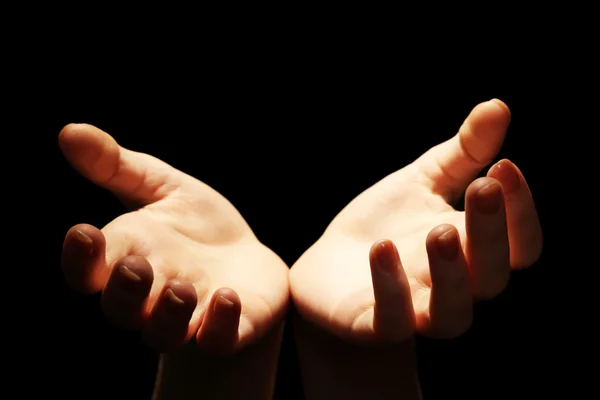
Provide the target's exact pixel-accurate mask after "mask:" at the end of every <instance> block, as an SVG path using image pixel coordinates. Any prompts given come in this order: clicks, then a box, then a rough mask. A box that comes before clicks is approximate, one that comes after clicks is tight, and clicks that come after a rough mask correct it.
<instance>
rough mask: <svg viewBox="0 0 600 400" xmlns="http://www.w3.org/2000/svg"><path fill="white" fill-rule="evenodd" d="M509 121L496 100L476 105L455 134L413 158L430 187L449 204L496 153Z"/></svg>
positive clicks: (502, 107)
mask: <svg viewBox="0 0 600 400" xmlns="http://www.w3.org/2000/svg"><path fill="white" fill-rule="evenodd" d="M509 123H510V110H509V109H508V106H507V105H506V104H504V103H503V102H502V101H500V100H498V99H492V100H490V101H486V102H483V103H480V104H478V105H477V106H475V108H473V110H472V111H471V113H470V114H469V116H468V117H467V118H466V119H465V121H464V122H463V124H462V126H461V127H460V129H459V131H458V133H457V134H456V135H454V136H453V137H452V138H450V139H448V140H447V141H445V142H443V143H440V144H439V145H437V146H435V147H433V148H431V149H430V150H429V151H427V152H426V153H425V154H423V155H422V156H421V157H419V158H418V159H417V160H416V161H415V163H414V164H415V165H416V166H418V167H419V170H420V171H422V172H423V174H424V175H425V176H426V177H428V178H429V180H430V181H431V183H432V189H433V190H434V191H435V192H436V193H438V194H439V195H441V196H443V197H444V198H445V199H447V200H448V201H449V202H450V203H452V202H454V201H456V200H458V199H459V198H460V197H462V195H463V193H464V191H465V190H466V188H467V186H468V185H469V184H470V183H471V181H472V180H473V179H475V178H476V177H477V174H479V173H480V172H481V170H482V169H483V168H484V167H485V166H487V165H488V164H490V163H491V162H492V161H493V160H494V158H495V157H496V156H497V155H498V153H499V151H500V148H501V147H502V144H503V142H504V138H505V136H506V130H507V128H508V124H509Z"/></svg>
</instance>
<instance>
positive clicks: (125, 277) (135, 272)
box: [101, 256, 154, 329]
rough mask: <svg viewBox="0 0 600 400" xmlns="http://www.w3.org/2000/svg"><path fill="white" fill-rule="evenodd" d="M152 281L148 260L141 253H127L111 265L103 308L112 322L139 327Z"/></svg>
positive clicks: (123, 325) (103, 298)
mask: <svg viewBox="0 0 600 400" xmlns="http://www.w3.org/2000/svg"><path fill="white" fill-rule="evenodd" d="M153 281H154V272H153V270H152V266H150V263H149V262H148V261H147V260H146V259H145V258H143V257H139V256H128V257H125V258H123V259H121V260H119V261H118V262H117V263H116V265H115V267H114V268H113V269H112V272H111V274H110V277H109V278H108V282H107V283H106V286H105V287H104V290H103V291H102V301H101V305H102V311H103V312H104V315H105V316H106V318H107V319H108V320H109V321H110V322H112V323H113V324H115V325H117V326H119V327H121V328H124V329H134V328H139V327H140V325H141V322H142V320H144V319H145V318H146V317H147V315H146V309H147V307H146V302H147V297H148V295H149V294H150V288H151V287H152V282H153Z"/></svg>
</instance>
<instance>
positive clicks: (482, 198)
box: [475, 182, 502, 215]
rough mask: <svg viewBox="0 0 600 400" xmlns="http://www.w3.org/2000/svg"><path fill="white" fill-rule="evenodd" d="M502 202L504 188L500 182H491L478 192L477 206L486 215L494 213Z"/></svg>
mask: <svg viewBox="0 0 600 400" xmlns="http://www.w3.org/2000/svg"><path fill="white" fill-rule="evenodd" d="M501 204H502V188H501V187H500V184H499V183H498V182H491V183H489V184H487V185H485V186H484V187H482V188H481V189H479V191H478V192H477V195H476V197H475V207H476V208H477V210H478V211H479V212H480V213H482V214H484V215H494V214H496V213H497V212H498V210H500V205H501Z"/></svg>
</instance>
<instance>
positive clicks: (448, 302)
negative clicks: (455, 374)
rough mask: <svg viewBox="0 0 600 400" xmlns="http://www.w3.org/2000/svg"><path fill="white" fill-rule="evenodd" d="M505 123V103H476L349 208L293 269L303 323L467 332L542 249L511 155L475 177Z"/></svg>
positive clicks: (386, 335) (372, 336)
mask: <svg viewBox="0 0 600 400" xmlns="http://www.w3.org/2000/svg"><path fill="white" fill-rule="evenodd" d="M509 122H510V111H509V109H508V107H507V106H506V105H505V104H504V103H503V102H502V101H500V100H497V99H494V100H491V101H488V102H484V103H481V104H479V105H477V106H476V107H475V108H474V109H473V110H472V111H471V113H470V114H469V116H468V117H467V118H466V120H465V121H464V123H463V124H462V126H461V128H460V129H459V132H458V133H457V134H456V135H455V136H454V137H452V138H451V139H449V140H447V141H445V142H443V143H441V144H439V145H437V146H435V147H433V148H431V149H430V150H428V151H427V152H425V153H424V154H423V155H422V156H420V157H419V158H418V159H417V160H415V161H414V162H412V163H411V164H410V165H408V166H406V167H404V168H402V169H400V170H399V171H396V172H394V173H392V174H391V175H389V176H387V177H386V178H384V179H382V180H381V181H379V182H378V183H376V184H375V185H374V186H372V187H370V188H369V189H367V190H366V191H364V192H363V193H361V194H360V195H359V196H357V197H356V198H355V199H354V200H352V201H351V202H350V203H349V204H348V205H347V206H346V207H345V208H344V209H343V210H342V211H341V212H340V213H339V214H338V215H337V216H336V217H335V218H334V220H333V221H332V222H331V224H330V225H329V226H328V228H327V229H326V231H325V232H324V234H323V235H322V236H321V237H320V238H319V240H318V241H317V242H316V243H315V244H314V245H313V246H312V247H311V248H310V249H308V250H307V251H306V252H305V253H304V254H303V255H302V256H301V257H300V258H299V259H298V261H297V262H296V263H295V264H294V265H293V266H292V268H291V271H290V289H291V294H292V299H293V302H294V304H295V307H296V309H297V310H298V312H299V313H300V314H301V315H302V317H303V318H304V319H306V320H308V321H310V322H312V323H314V324H317V325H319V326H320V327H322V328H324V329H326V330H328V331H329V332H331V333H333V334H335V335H337V336H338V337H341V338H343V339H345V340H348V341H352V342H354V341H355V342H360V343H380V342H390V341H391V342H393V341H401V340H403V339H405V338H407V337H409V336H410V335H411V334H412V333H414V332H415V331H416V333H417V334H421V335H425V336H428V337H435V338H451V337H456V336H458V335H460V334H462V333H464V332H465V331H466V330H467V329H468V328H469V327H470V326H471V323H472V317H473V303H474V301H477V300H486V299H491V298H494V297H495V296H497V295H498V294H499V293H501V292H502V291H503V289H504V288H505V287H506V285H507V283H508V281H509V277H510V272H511V269H519V268H525V267H528V266H531V265H532V264H533V263H534V262H535V261H536V260H537V259H538V258H539V256H540V254H541V250H542V232H541V228H540V223H539V220H538V215H537V212H536V208H535V204H534V201H533V198H532V195H531V192H530V190H529V188H528V186H527V183H526V181H525V178H524V177H523V174H522V173H521V171H520V170H519V169H518V168H517V167H516V166H515V165H514V164H513V163H512V162H511V161H509V160H506V159H504V160H501V161H499V162H497V163H496V164H494V165H493V166H491V167H490V168H489V169H488V170H487V175H486V176H485V177H479V178H477V177H478V176H479V174H480V173H481V171H482V170H483V169H484V168H485V167H487V166H489V164H491V163H492V161H493V160H494V158H495V157H496V156H497V154H498V152H499V150H500V148H501V146H502V143H503V141H504V138H505V135H506V131H507V128H508V125H509ZM463 196H464V211H460V210H457V209H456V208H455V205H456V204H457V203H458V201H459V200H460V199H461V198H462V197H463Z"/></svg>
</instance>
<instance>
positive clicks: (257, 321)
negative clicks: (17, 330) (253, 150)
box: [59, 124, 289, 355]
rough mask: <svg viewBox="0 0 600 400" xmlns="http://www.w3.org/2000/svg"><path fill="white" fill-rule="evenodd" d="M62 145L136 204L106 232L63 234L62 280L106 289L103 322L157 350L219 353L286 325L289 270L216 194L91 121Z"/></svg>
mask: <svg viewBox="0 0 600 400" xmlns="http://www.w3.org/2000/svg"><path fill="white" fill-rule="evenodd" d="M59 144H60V147H61V150H62V152H63V154H64V155H65V157H66V158H67V160H68V161H69V163H70V164H71V165H72V166H73V167H74V168H75V169H76V170H77V171H78V172H79V173H80V174H82V175H83V176H84V177H85V178H87V179H89V180H90V181H92V182H93V183H95V184H97V185H99V186H101V187H103V188H106V189H108V190H110V191H111V192H112V193H114V195H116V196H117V197H118V198H119V199H120V200H121V201H122V202H123V203H124V204H125V205H127V206H128V207H130V209H132V210H133V211H131V212H128V213H126V214H123V215H120V216H118V217H117V218H116V219H114V220H113V221H112V222H110V223H109V224H108V225H106V226H104V227H103V228H102V229H98V228H96V227H93V226H91V225H88V224H78V225H75V226H73V227H72V228H71V229H70V230H69V231H68V232H67V234H66V237H65V240H64V245H63V257H62V267H63V271H64V276H65V278H66V281H67V283H68V284H69V285H70V287H72V288H73V289H75V290H77V291H80V292H83V293H97V292H102V295H101V306H102V310H103V312H104V314H105V316H106V317H107V319H108V320H110V321H111V322H113V323H114V324H116V325H118V326H120V327H122V328H125V329H139V330H140V331H141V333H142V335H143V337H144V339H145V341H146V342H147V343H148V344H149V345H150V346H152V347H153V348H155V349H156V350H159V351H161V352H168V351H171V350H174V349H177V348H179V347H181V346H182V345H184V344H185V343H188V342H189V341H190V340H195V341H196V342H197V344H198V346H199V347H200V348H201V349H203V350H205V351H206V352H209V353H211V354H216V355H224V354H229V353H232V352H235V351H237V350H239V349H241V348H242V347H244V346H246V345H247V344H249V343H252V342H254V341H256V340H258V339H259V338H260V337H262V336H263V335H264V334H266V333H267V332H268V331H269V330H270V329H272V328H273V327H274V326H275V325H276V324H278V323H281V322H282V321H283V319H284V316H285V313H286V310H287V307H288V302H289V288H288V272H289V269H288V267H287V266H286V265H285V263H284V262H283V261H282V260H281V259H280V258H279V257H278V256H277V255H276V254H275V253H273V252H272V251H271V250H270V249H268V248H267V247H265V246H264V245H263V244H261V243H260V242H259V240H258V239H257V238H256V236H255V235H254V234H253V232H252V230H251V229H250V227H249V226H248V224H247V223H246V221H245V220H244V218H243V217H242V216H241V215H240V213H239V212H238V211H237V210H236V208H235V207H234V206H233V205H232V204H231V203H230V202H229V201H228V200H227V199H225V198H224V197H223V196H222V195H220V194H219V193H217V192H216V191H215V190H214V189H212V188H210V187H209V186H207V185H206V184H204V183H202V182H200V181H198V180H196V179H195V178H193V177H191V176H189V175H186V174H184V173H183V172H181V171H178V170H176V169H175V168H173V167H171V166H169V165H168V164H166V163H164V162H162V161H160V160H158V159H157V158H154V157H152V156H150V155H147V154H142V153H138V152H134V151H131V150H128V149H125V148H123V147H121V146H120V145H119V144H118V143H117V142H116V141H115V140H114V139H113V138H112V137H111V136H110V135H108V134H107V133H105V132H103V131H102V130H100V129H98V128H96V127H94V126H90V125H85V124H71V125H68V126H66V127H65V128H63V130H62V131H61V133H60V135H59Z"/></svg>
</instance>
